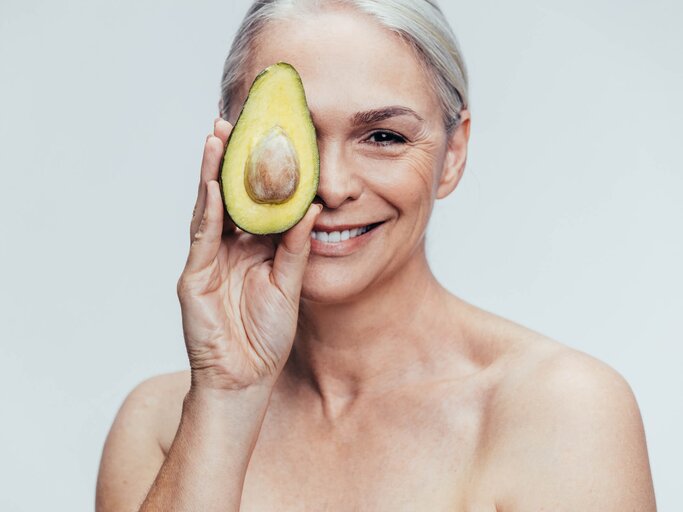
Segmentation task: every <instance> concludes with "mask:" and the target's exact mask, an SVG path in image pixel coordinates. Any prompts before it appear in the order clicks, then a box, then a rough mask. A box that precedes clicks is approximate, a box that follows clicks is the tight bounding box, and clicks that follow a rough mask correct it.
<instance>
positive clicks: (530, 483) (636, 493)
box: [483, 326, 655, 512]
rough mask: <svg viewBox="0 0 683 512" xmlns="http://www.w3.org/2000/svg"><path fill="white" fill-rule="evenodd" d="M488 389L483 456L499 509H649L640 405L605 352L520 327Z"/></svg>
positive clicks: (650, 492)
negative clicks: (604, 356) (501, 369)
mask: <svg viewBox="0 0 683 512" xmlns="http://www.w3.org/2000/svg"><path fill="white" fill-rule="evenodd" d="M511 332H514V333H515V334H514V335H515V336H518V337H519V336H521V337H520V338H518V339H521V340H522V341H520V342H519V343H518V345H517V346H518V349H517V350H515V351H514V352H513V355H512V356H511V357H510V358H509V360H508V364H507V365H506V368H505V371H504V372H502V373H501V377H500V380H499V381H498V383H497V385H496V389H495V392H494V393H493V395H492V398H491V402H490V404H489V405H490V407H489V415H488V418H487V426H486V431H485V433H484V437H483V438H484V439H485V449H484V454H483V457H484V458H485V459H487V467H488V468H490V472H491V475H490V476H492V477H493V479H494V480H495V481H496V482H498V483H499V485H498V486H497V487H498V494H499V496H498V497H499V502H498V504H499V510H502V511H505V512H510V511H511V512H514V511H517V510H520V511H521V510H557V511H563V510H567V511H569V510H585V511H592V510H595V511H598V510H600V511H606V510H615V511H616V510H642V511H654V510H655V502H654V492H653V488H652V478H651V473H650V467H649V460H648V454H647V448H646V442H645V434H644V430H643V423H642V419H641V415H640V410H639V407H638V404H637V402H636V398H635V396H634V393H633V391H632V389H631V387H630V386H629V384H628V382H627V381H626V380H625V379H624V377H623V376H622V375H621V374H619V372H617V371H616V370H615V369H613V368H612V367H610V366H609V365H607V364H605V363H604V362H602V361H600V360H598V359H596V358H594V357H592V356H590V355H588V354H585V353H583V352H580V351H578V350H574V349H572V348H569V347H567V346H565V345H562V344H560V343H558V342H555V341H554V340H550V339H548V338H545V337H543V336H541V335H538V334H537V333H533V332H531V331H526V330H524V328H521V327H519V326H517V327H513V328H512V330H511Z"/></svg>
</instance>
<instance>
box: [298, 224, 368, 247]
mask: <svg viewBox="0 0 683 512" xmlns="http://www.w3.org/2000/svg"><path fill="white" fill-rule="evenodd" d="M368 231H369V226H363V227H361V228H353V229H345V230H343V231H330V232H327V231H311V238H313V239H314V240H320V241H321V242H327V243H337V242H343V241H345V240H348V239H350V238H354V237H356V236H360V235H362V234H363V233H367V232H368Z"/></svg>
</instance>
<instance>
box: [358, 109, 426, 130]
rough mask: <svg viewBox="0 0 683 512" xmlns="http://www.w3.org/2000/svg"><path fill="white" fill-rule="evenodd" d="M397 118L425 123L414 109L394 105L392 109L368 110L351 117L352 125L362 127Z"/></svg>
mask: <svg viewBox="0 0 683 512" xmlns="http://www.w3.org/2000/svg"><path fill="white" fill-rule="evenodd" d="M396 116H412V117H414V118H415V119H417V120H418V121H424V119H422V117H420V115H419V114H418V113H417V112H415V111H414V110H413V109H412V108H408V107H402V106H400V105H393V106H390V107H382V108H376V109H372V110H366V111H364V112H356V113H355V114H353V116H352V117H351V124H353V126H362V125H365V124H372V123H377V122H379V121H384V120H385V119H389V118H390V117H396Z"/></svg>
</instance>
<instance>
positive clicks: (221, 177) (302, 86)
mask: <svg viewBox="0 0 683 512" xmlns="http://www.w3.org/2000/svg"><path fill="white" fill-rule="evenodd" d="M275 66H286V67H288V68H291V69H293V70H294V72H295V76H296V77H297V81H298V82H299V86H300V87H301V90H302V91H304V85H303V82H302V81H301V76H300V75H299V73H298V72H296V69H295V68H294V66H292V65H291V64H288V63H287V62H277V63H276V64H272V65H271V66H268V67H267V68H265V69H263V70H261V71H260V72H259V74H258V75H256V78H254V81H253V82H252V83H251V87H249V92H248V93H247V97H246V98H245V100H244V103H243V104H242V108H241V109H240V113H239V115H238V116H237V119H236V120H235V124H234V125H232V126H233V128H234V127H235V126H237V123H238V122H239V120H240V118H241V117H242V114H243V112H244V106H245V105H246V104H247V101H248V100H249V97H250V95H251V91H253V90H254V86H255V85H256V84H257V83H258V82H259V81H260V80H261V79H262V78H263V77H265V76H266V75H267V73H268V71H269V70H270V69H271V68H273V67H275ZM306 113H307V114H306V115H307V116H308V122H310V123H311V127H312V128H313V131H314V133H315V140H317V132H316V130H315V125H314V124H313V119H312V117H311V114H310V111H309V110H308V106H307V108H306ZM233 133H234V130H230V135H228V140H227V141H226V143H225V147H224V148H223V157H222V158H221V162H220V167H219V169H220V172H219V176H218V179H219V183H220V187H218V188H220V192H221V200H222V201H223V211H224V212H225V215H226V216H227V217H228V218H229V219H230V220H231V221H232V222H233V223H234V224H235V225H236V226H237V227H238V228H240V229H241V230H242V231H244V232H246V233H250V234H253V235H264V234H276V233H282V232H284V231H287V230H288V229H290V228H291V227H293V226H294V225H296V224H297V223H298V222H299V221H300V220H301V219H302V218H303V217H304V216H305V215H306V212H307V211H308V207H310V205H311V203H312V202H313V199H314V198H315V195H314V196H313V198H312V199H311V201H310V202H309V203H308V205H307V206H306V208H302V213H301V214H300V215H299V216H298V217H295V218H293V220H292V221H291V222H290V223H288V224H287V225H286V226H284V227H283V228H282V229H281V230H279V231H277V232H276V233H254V232H252V231H249V230H248V229H246V228H245V227H244V226H241V225H240V224H238V223H237V222H235V220H234V219H233V218H232V217H231V216H230V212H229V211H228V206H227V202H226V199H225V195H224V192H223V188H224V187H223V171H224V168H225V165H224V163H225V156H226V154H227V151H228V146H229V145H230V141H231V140H232V135H233ZM316 160H317V161H316V166H317V168H318V173H316V174H315V177H314V180H315V189H316V190H317V189H318V183H319V181H320V153H319V152H317V159H316Z"/></svg>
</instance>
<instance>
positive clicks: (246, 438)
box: [140, 387, 270, 512]
mask: <svg viewBox="0 0 683 512" xmlns="http://www.w3.org/2000/svg"><path fill="white" fill-rule="evenodd" d="M269 397H270V389H269V388H267V387H253V388H249V389H246V390H243V391H231V392H217V391H211V390H201V389H200V390H197V389H191V390H190V392H189V393H188V394H187V395H186V397H185V400H184V402H183V412H182V417H181V421H180V426H179V427H178V431H177V433H176V436H175V439H174V441H173V444H172V445H171V448H170V450H169V452H168V456H167V457H166V460H165V461H164V463H163V465H162V467H161V469H160V470H159V473H158V475H157V477H156V480H155V481H154V483H153V484H152V487H151V489H150V491H149V493H148V495H147V498H146V499H145V501H144V503H143V504H142V507H141V508H140V512H151V511H160V510H163V511H168V512H176V511H177V512H179V511H183V512H186V511H194V510H201V511H205V512H211V511H214V510H215V511H218V510H220V511H221V512H237V511H239V507H240V499H241V496H242V487H243V484H244V476H245V474H246V470H247V465H248V464H249V459H250V458H251V453H252V451H253V449H254V445H255V444H256V439H257V438H258V434H259V431H260V429H261V424H262V422H263V418H264V416H265V412H266V408H267V406H268V400H269Z"/></svg>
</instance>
